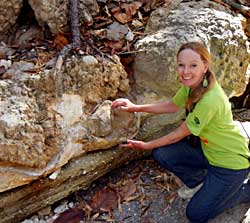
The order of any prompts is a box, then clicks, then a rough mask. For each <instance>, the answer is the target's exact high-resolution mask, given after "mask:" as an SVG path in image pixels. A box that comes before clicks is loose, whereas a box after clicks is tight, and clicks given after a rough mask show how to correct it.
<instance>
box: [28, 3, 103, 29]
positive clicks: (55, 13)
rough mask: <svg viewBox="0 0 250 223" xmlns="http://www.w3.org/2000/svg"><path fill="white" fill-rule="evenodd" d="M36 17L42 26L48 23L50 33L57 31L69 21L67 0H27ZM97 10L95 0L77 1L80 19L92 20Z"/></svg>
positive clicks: (65, 26) (63, 27)
mask: <svg viewBox="0 0 250 223" xmlns="http://www.w3.org/2000/svg"><path fill="white" fill-rule="evenodd" d="M29 4H30V5H31V7H32V9H33V11H34V13H35V16H36V19H37V21H38V23H39V25H41V26H42V27H44V26H45V25H48V27H49V28H50V31H51V32H52V33H58V32H60V31H63V30H65V28H67V25H68V22H69V15H68V8H69V1H67V0H62V1H61V0H56V1H54V0H41V1H36V0H29ZM98 12H99V7H98V4H97V2H96V1H95V0H87V1H84V0H80V1H79V17H80V21H82V20H85V21H87V22H91V21H92V15H95V14H96V13H98Z"/></svg>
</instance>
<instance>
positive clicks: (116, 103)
mask: <svg viewBox="0 0 250 223" xmlns="http://www.w3.org/2000/svg"><path fill="white" fill-rule="evenodd" d="M121 106H127V101H125V100H124V99H117V100H115V101H113V102H112V107H121Z"/></svg>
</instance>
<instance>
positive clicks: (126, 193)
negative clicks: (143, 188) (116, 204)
mask: <svg viewBox="0 0 250 223" xmlns="http://www.w3.org/2000/svg"><path fill="white" fill-rule="evenodd" d="M135 192H136V184H135V182H134V181H133V180H131V179H129V180H128V181H127V182H126V183H125V184H124V185H123V186H121V188H119V190H118V193H119V194H120V196H121V200H122V201H129V200H132V199H134V198H135V196H133V197H132V195H133V194H134V193H135Z"/></svg>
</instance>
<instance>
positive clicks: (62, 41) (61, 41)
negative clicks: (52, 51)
mask: <svg viewBox="0 0 250 223" xmlns="http://www.w3.org/2000/svg"><path fill="white" fill-rule="evenodd" d="M54 44H55V46H56V49H57V50H59V49H62V48H63V47H65V46H66V45H68V44H69V41H68V40H67V38H66V37H65V36H64V35H62V34H58V35H56V36H55V39H54Z"/></svg>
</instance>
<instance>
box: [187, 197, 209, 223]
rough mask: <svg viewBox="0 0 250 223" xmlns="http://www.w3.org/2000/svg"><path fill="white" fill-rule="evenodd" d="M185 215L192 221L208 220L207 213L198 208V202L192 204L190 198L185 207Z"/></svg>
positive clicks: (200, 222) (201, 221)
mask: <svg viewBox="0 0 250 223" xmlns="http://www.w3.org/2000/svg"><path fill="white" fill-rule="evenodd" d="M186 216H187V218H188V219H189V221H190V222H192V223H205V222H208V220H209V213H208V212H207V211H205V210H202V209H200V208H199V204H194V203H193V202H192V200H191V201H190V202H189V204H188V206H187V208H186Z"/></svg>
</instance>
